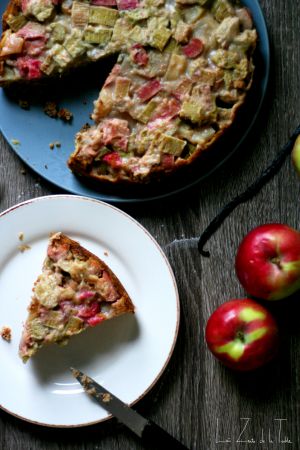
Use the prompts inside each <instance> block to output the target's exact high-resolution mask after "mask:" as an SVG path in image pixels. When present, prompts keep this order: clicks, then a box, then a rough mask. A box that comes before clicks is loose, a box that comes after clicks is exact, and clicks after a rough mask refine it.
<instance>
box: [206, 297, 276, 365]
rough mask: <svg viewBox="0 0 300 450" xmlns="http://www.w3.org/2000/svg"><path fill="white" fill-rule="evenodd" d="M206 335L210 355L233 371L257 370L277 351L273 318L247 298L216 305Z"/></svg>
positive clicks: (264, 309)
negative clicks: (217, 306)
mask: <svg viewBox="0 0 300 450" xmlns="http://www.w3.org/2000/svg"><path fill="white" fill-rule="evenodd" d="M205 337H206V342H207V345H208V348H209V349H210V351H211V352H212V353H213V355H214V356H215V357H216V358H217V359H219V360H220V361H221V362H222V363H223V364H225V365H226V366H228V367H230V368H232V369H236V370H243V371H245V370H253V369H256V368H257V367H260V366H262V365H263V364H265V363H267V362H269V361H270V360H271V359H272V358H273V357H274V356H275V354H276V353H277V350H278V328H277V325H276V322H275V320H274V319H273V317H272V315H271V314H270V313H269V311H267V310H266V308H264V307H263V306H261V305H260V304H259V303H257V302H255V301H254V300H250V299H234V300H230V301H228V302H226V303H223V305H221V306H219V308H217V309H216V310H215V312H214V313H213V314H212V315H211V316H210V318H209V319H208V322H207V325H206V333H205Z"/></svg>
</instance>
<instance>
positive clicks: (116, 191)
mask: <svg viewBox="0 0 300 450" xmlns="http://www.w3.org/2000/svg"><path fill="white" fill-rule="evenodd" d="M243 3H244V4H245V5H246V6H247V7H248V8H249V9H250V10H251V12H252V16H253V19H254V23H255V26H256V29H257V31H258V35H259V42H258V47H257V50H256V53H255V66H256V71H255V78H254V82H253V86H252V88H251V91H250V94H249V95H248V100H247V103H246V104H245V106H244V107H243V108H242V110H241V111H240V114H239V115H238V118H237V120H236V123H235V124H234V125H233V126H232V128H231V130H230V131H229V132H228V133H227V134H226V136H225V137H224V138H222V139H221V140H220V141H219V142H218V144H217V145H216V146H214V148H213V149H211V150H210V151H208V152H207V153H206V155H205V156H204V157H203V158H202V159H201V160H200V161H199V162H198V163H197V164H195V165H193V167H192V168H190V169H187V170H184V171H182V172H181V173H179V174H178V175H176V176H174V177H170V178H169V179H167V180H165V181H163V182H160V183H154V184H152V185H149V186H146V187H144V186H141V187H140V186H132V187H124V186H113V187H108V186H103V185H95V184H91V183H88V182H86V181H83V180H81V179H79V178H78V177H76V176H74V175H73V174H72V173H71V172H70V170H69V169H68V167H67V164H66V161H67V159H68V157H69V155H70V153H71V152H72V151H73V148H74V145H73V142H74V136H75V134H76V132H78V131H79V130H80V128H81V127H82V126H83V125H84V124H85V123H91V121H90V119H89V114H90V113H91V112H92V110H93V101H94V100H95V99H96V98H97V97H98V93H99V90H100V87H101V85H102V83H103V80H104V79H105V78H106V76H107V74H108V73H109V71H110V70H111V68H112V66H113V63H114V60H111V59H108V60H105V61H102V62H101V63H99V65H97V64H96V65H93V67H90V68H89V69H84V70H80V71H78V72H76V73H73V76H70V77H69V78H66V79H64V80H60V82H59V83H55V84H53V85H52V86H49V87H47V88H46V87H44V88H42V89H41V93H40V94H39V99H38V100H36V101H34V102H33V104H31V106H30V110H29V111H27V110H24V109H22V108H20V106H19V105H18V102H17V101H16V99H15V98H14V96H12V95H11V94H10V95H9V94H8V93H7V92H5V91H4V90H3V89H0V127H1V131H2V133H3V135H4V136H5V138H6V140H7V141H8V142H9V144H10V145H11V146H12V149H13V150H14V151H15V152H16V153H17V155H18V156H19V157H20V158H21V159H22V160H23V161H24V162H25V163H26V164H27V165H28V166H30V167H31V168H32V169H33V170H34V171H35V172H36V173H38V174H39V175H40V176H41V177H43V178H44V179H46V180H47V181H49V182H51V183H53V184H54V185H56V186H57V187H59V188H61V189H63V190H65V191H68V192H71V193H74V194H80V195H85V196H89V197H94V198H97V199H100V200H104V201H106V202H109V203H136V202H144V201H149V200H157V199H162V198H164V197H168V196H171V195H173V194H176V193H178V192H181V191H183V190H184V189H187V188H189V187H191V186H193V185H195V184H196V183H198V182H199V181H201V180H202V179H203V178H205V177H207V176H208V175H209V174H210V173H211V172H212V171H214V170H215V169H216V168H217V167H219V165H220V164H221V163H223V162H224V161H225V160H226V159H227V158H228V157H229V156H230V155H231V154H232V153H233V152H234V151H235V150H236V149H237V148H238V147H239V146H240V145H241V143H242V141H243V140H244V139H245V137H246V136H247V134H248V133H249V131H250V129H251V128H252V126H253V125H254V123H255V120H256V118H257V115H258V113H259V111H260V109H261V106H262V103H263V99H264V97H265V93H266V89H267V84H268V79H269V68H270V49H269V39H268V33H267V28H266V24H265V20H264V17H263V13H262V11H261V8H260V5H259V3H258V1H257V0H244V1H243ZM5 6H6V1H4V0H0V13H1V14H2V13H3V11H4V9H5ZM17 96H18V95H17ZM19 97H20V96H19ZM23 97H24V98H26V95H23ZM56 98H57V99H59V105H60V106H61V107H66V108H68V109H69V110H70V111H72V113H73V114H74V119H73V121H72V123H71V124H69V123H63V122H62V121H61V120H58V119H51V118H50V117H48V116H47V115H45V114H44V113H43V106H44V104H45V101H46V100H53V99H56ZM14 140H18V141H19V142H20V144H15V143H13V142H14ZM55 141H59V142H60V144H61V147H59V148H57V147H55V148H54V149H53V150H51V149H50V148H49V144H50V143H52V142H55Z"/></svg>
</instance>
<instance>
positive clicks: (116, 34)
mask: <svg viewBox="0 0 300 450" xmlns="http://www.w3.org/2000/svg"><path fill="white" fill-rule="evenodd" d="M132 29H133V24H132V22H129V20H127V18H125V17H121V18H120V19H118V20H117V21H116V23H115V26H114V29H113V35H112V38H111V39H112V41H115V42H121V43H125V42H127V39H128V37H129V34H130V32H131V31H132Z"/></svg>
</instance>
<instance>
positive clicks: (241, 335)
mask: <svg viewBox="0 0 300 450" xmlns="http://www.w3.org/2000/svg"><path fill="white" fill-rule="evenodd" d="M236 338H237V339H239V340H240V341H242V342H243V343H244V342H245V335H244V333H243V332H242V331H241V330H239V331H238V332H237V333H236Z"/></svg>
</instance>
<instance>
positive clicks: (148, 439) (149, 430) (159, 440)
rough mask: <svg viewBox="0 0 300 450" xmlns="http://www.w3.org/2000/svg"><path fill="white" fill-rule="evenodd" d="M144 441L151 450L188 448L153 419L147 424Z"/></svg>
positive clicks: (180, 449)
mask: <svg viewBox="0 0 300 450" xmlns="http://www.w3.org/2000/svg"><path fill="white" fill-rule="evenodd" d="M142 441H143V443H144V444H145V446H146V448H147V449H149V450H167V449H170V450H188V448H187V447H185V446H184V445H183V444H181V442H179V441H177V439H175V438H174V437H173V436H171V435H170V434H169V433H168V432H167V431H165V430H163V429H162V428H160V427H159V426H158V425H156V423H154V422H152V421H151V420H149V421H148V424H147V425H145V428H144V430H143V434H142Z"/></svg>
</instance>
